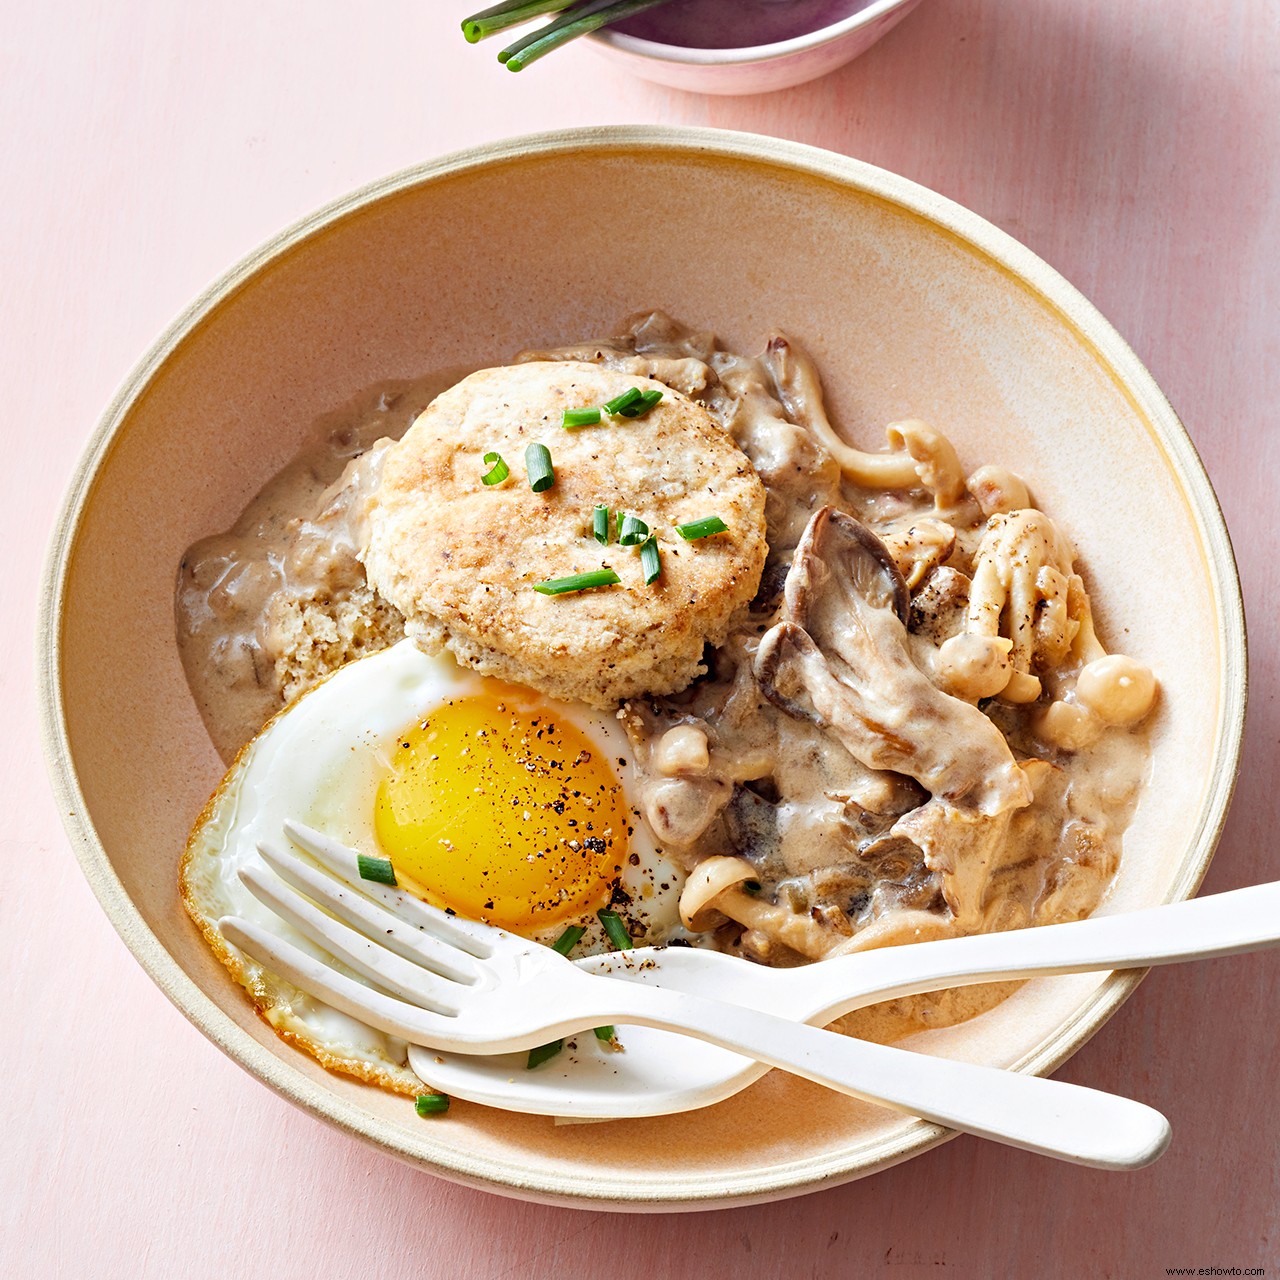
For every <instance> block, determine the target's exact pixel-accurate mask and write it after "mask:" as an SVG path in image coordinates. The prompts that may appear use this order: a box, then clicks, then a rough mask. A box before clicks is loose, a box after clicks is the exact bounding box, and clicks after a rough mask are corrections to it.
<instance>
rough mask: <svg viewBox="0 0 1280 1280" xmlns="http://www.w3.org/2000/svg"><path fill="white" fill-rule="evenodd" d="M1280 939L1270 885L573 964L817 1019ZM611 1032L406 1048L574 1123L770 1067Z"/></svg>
mask: <svg viewBox="0 0 1280 1280" xmlns="http://www.w3.org/2000/svg"><path fill="white" fill-rule="evenodd" d="M1277 942H1280V882H1274V883H1271V884H1261V885H1254V886H1252V887H1250V888H1247V889H1236V890H1233V891H1232V892H1230V893H1220V894H1215V895H1212V896H1210V897H1204V898H1194V899H1192V900H1191V901H1189V902H1179V903H1175V904H1173V905H1170V906H1163V907H1151V908H1148V909H1146V910H1143V911H1135V912H1129V913H1127V914H1124V915H1114V916H1099V917H1095V918H1094V919H1090V920H1082V921H1079V922H1076V923H1071V924H1057V925H1047V926H1044V927H1042V928H1037V929H1023V930H1019V931H1017V932H1012V933H998V934H984V935H981V936H975V937H968V938H951V939H944V940H942V941H938V942H921V943H915V944H912V945H910V946H903V947H891V948H886V949H883V950H880V951H864V952H858V953H855V954H853V955H847V956H840V957H836V958H834V959H831V960H825V961H822V962H820V963H817V964H811V965H805V966H804V967H802V968H798V969H768V968H765V967H763V966H760V965H754V964H750V963H748V962H747V961H744V960H738V959H735V958H733V957H730V956H726V955H722V954H721V953H719V952H714V951H706V950H701V949H695V948H689V947H668V948H643V949H638V950H635V951H631V952H624V953H616V952H615V953H613V954H611V955H606V956H592V957H590V958H588V959H584V960H580V961H578V964H579V966H580V967H581V968H583V969H586V970H588V971H589V972H591V973H602V974H608V975H610V976H612V977H616V978H619V979H623V980H626V981H630V982H640V983H645V984H647V985H650V986H658V987H667V988H670V989H673V990H677V991H684V992H688V993H690V994H694V995H706V996H712V997H714V998H715V999H718V1000H728V1001H732V1002H734V1003H736V1004H742V1005H747V1006H749V1007H751V1008H755V1009H759V1010H762V1011H764V1012H768V1013H774V1014H778V1015H780V1016H782V1017H786V1018H790V1019H792V1020H794V1021H797V1022H810V1023H814V1024H826V1023H828V1022H831V1021H832V1020H833V1019H835V1018H837V1017H839V1016H840V1015H841V1014H845V1013H849V1012H851V1011H852V1010H854V1009H860V1008H863V1007H864V1006H866V1005H869V1004H875V1003H877V1002H878V1001H881V1000H889V999H893V998H895V997H897V996H906V995H914V994H917V993H920V992H924V991H937V990H940V989H942V988H945V987H957V986H968V985H972V984H974V983H980V982H997V981H1001V980H1003V979H1007V978H1038V977H1049V976H1052V975H1054V974H1065V973H1089V972H1098V971H1108V970H1112V969H1140V968H1146V967H1148V966H1150V965H1159V964H1173V963H1177V962H1179V961H1183V960H1202V959H1208V958H1210V957H1213V956H1225V955H1234V954H1237V953H1240V952H1246V951H1256V950H1261V949H1262V948H1264V947H1270V946H1274V945H1276V943H1277ZM620 1034H621V1040H622V1044H623V1045H624V1046H625V1051H624V1052H621V1053H618V1052H610V1051H609V1049H608V1048H607V1047H606V1046H604V1045H601V1044H598V1043H596V1042H595V1038H594V1037H593V1036H592V1035H591V1034H590V1033H589V1032H588V1033H587V1034H586V1035H579V1036H576V1037H575V1038H574V1047H573V1048H566V1050H565V1051H563V1052H561V1053H560V1054H558V1055H557V1056H556V1057H554V1058H552V1059H551V1060H550V1061H549V1062H546V1063H544V1064H543V1065H541V1066H539V1067H537V1068H535V1069H534V1070H532V1071H531V1070H528V1069H527V1068H526V1060H527V1059H526V1055H524V1054H518V1055H517V1054H503V1055H501V1056H499V1057H492V1056H490V1057H478V1056H473V1055H469V1054H463V1053H446V1052H439V1051H436V1050H433V1049H421V1048H416V1047H415V1048H411V1049H410V1051H409V1061H410V1065H411V1066H412V1067H413V1069H414V1071H415V1072H417V1074H418V1075H419V1076H421V1077H422V1079H423V1080H424V1081H426V1082H427V1083H428V1084H430V1085H432V1086H433V1087H434V1088H437V1089H442V1090H444V1091H445V1092H446V1093H450V1094H453V1095H454V1096H456V1097H459V1098H465V1099H468V1100H470V1101H473V1102H482V1103H484V1104H486V1105H487V1106H491V1107H500V1108H504V1109H506V1110H511V1111H524V1112H530V1113H533V1114H536V1115H552V1116H562V1117H573V1118H578V1119H588V1118H611V1117H621V1116H656V1115H666V1114H669V1113H671V1112H677V1111H688V1110H691V1109H693V1108H695V1107H702V1106H707V1105H708V1104H709V1103H712V1102H717V1101H720V1100H721V1099H723V1098H727V1097H729V1096H730V1095H732V1094H734V1093H737V1092H738V1091H739V1090H741V1089H745V1088H746V1087H747V1085H749V1084H751V1083H752V1082H753V1081H754V1080H757V1079H759V1078H760V1076H762V1075H763V1074H764V1073H765V1072H766V1071H767V1070H768V1069H769V1068H768V1067H765V1066H762V1065H761V1064H760V1063H758V1062H754V1061H751V1060H749V1059H747V1058H744V1057H741V1056H740V1055H738V1054H736V1053H731V1052H729V1051H727V1050H725V1049H719V1048H717V1047H715V1046H714V1045H710V1044H705V1043H700V1042H699V1041H696V1040H691V1039H687V1038H684V1037H682V1036H677V1035H673V1034H671V1033H670V1032H664V1031H655V1030H652V1029H650V1028H648V1027H639V1026H633V1027H627V1028H625V1030H623V1031H622V1032H621V1033H620Z"/></svg>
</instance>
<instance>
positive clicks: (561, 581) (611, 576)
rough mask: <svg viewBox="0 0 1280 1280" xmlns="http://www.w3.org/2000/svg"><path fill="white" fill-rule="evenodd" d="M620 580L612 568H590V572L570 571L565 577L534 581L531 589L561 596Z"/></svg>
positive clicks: (610, 585) (613, 583)
mask: <svg viewBox="0 0 1280 1280" xmlns="http://www.w3.org/2000/svg"><path fill="white" fill-rule="evenodd" d="M621 581H622V579H621V578H619V577H618V575H617V574H616V573H614V571H613V570H612V569H592V570H591V572H590V573H571V574H570V575H569V576H568V577H567V578H548V579H547V581H546V582H535V583H534V584H533V589H534V590H535V591H538V592H541V594H542V595H544V596H563V595H568V594H569V592H571V591H592V590H594V589H595V588H596V587H613V586H616V585H617V584H618V583H619V582H621Z"/></svg>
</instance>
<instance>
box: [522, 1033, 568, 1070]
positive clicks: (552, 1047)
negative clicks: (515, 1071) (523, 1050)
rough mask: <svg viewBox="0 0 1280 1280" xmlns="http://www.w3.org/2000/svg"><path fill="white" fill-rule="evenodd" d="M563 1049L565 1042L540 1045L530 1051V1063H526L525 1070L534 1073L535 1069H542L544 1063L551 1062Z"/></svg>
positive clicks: (557, 1041) (556, 1041)
mask: <svg viewBox="0 0 1280 1280" xmlns="http://www.w3.org/2000/svg"><path fill="white" fill-rule="evenodd" d="M563 1048H564V1041H563V1040H553V1041H552V1042H551V1043H550V1044H540V1045H538V1046H537V1047H536V1048H534V1049H530V1050H529V1061H528V1062H527V1063H525V1070H526V1071H532V1070H533V1069H534V1067H540V1066H542V1064H543V1063H544V1062H549V1061H550V1060H551V1059H552V1058H554V1057H555V1056H556V1054H557V1053H559V1052H560V1050H561V1049H563Z"/></svg>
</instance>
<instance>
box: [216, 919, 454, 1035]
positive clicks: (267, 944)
mask: <svg viewBox="0 0 1280 1280" xmlns="http://www.w3.org/2000/svg"><path fill="white" fill-rule="evenodd" d="M218 928H219V929H220V930H221V931H222V936H223V937H224V938H226V940H227V941H228V942H229V943H231V945H232V946H233V947H238V948H239V949H240V950H241V951H243V952H244V953H245V955H247V956H251V957H252V958H253V959H254V960H256V961H257V962H258V963H259V964H261V965H264V966H265V967H266V968H268V969H270V970H271V972H272V973H274V974H276V975H278V976H279V977H281V978H285V979H287V980H288V981H289V982H292V983H293V984H294V986H296V987H298V988H299V989H300V990H302V991H305V992H307V993H308V994H309V995H313V996H315V997H316V998H317V999H319V1000H323V1001H324V1002H325V1003H326V1004H328V1005H332V1006H333V1008H335V1009H337V1010H339V1011H340V1012H342V1013H345V1014H349V1015H350V1016H351V1017H353V1018H357V1019H359V1020H360V1021H361V1022H364V1023H366V1024H368V1025H369V1026H371V1027H374V1028H375V1029H376V1030H378V1031H385V1032H386V1033H387V1034H388V1035H393V1036H399V1037H400V1039H402V1040H407V1041H408V1042H409V1043H410V1044H421V1045H430V1044H431V1043H432V1042H433V1040H435V1041H440V1040H441V1038H443V1040H444V1041H446V1042H447V1041H448V1040H449V1039H450V1031H449V1027H450V1024H451V1023H452V1022H453V1018H452V1017H447V1016H445V1015H442V1014H439V1013H432V1012H430V1011H429V1010H426V1009H419V1008H416V1007H415V1006H413V1005H410V1004H405V1002H404V1001H403V1000H397V999H395V998H394V997H393V996H388V995H383V993H382V992H381V991H373V990H371V989H370V988H369V987H366V986H363V985H362V984H361V983H359V982H357V981H356V980H355V979H354V978H348V977H347V976H346V975H345V974H341V973H339V972H338V971H337V970H336V969H331V968H330V967H329V966H328V965H327V964H325V963H323V961H320V960H317V959H315V957H314V956H309V955H307V953H306V952H305V951H302V950H300V949H299V948H298V947H295V946H294V945H293V944H292V943H291V942H286V941H285V940H284V939H283V938H278V937H276V935H275V934H274V933H272V932H271V931H270V930H268V929H264V928H263V927H262V926H261V925H258V924H254V923H253V922H252V921H251V920H243V919H241V918H239V917H238V916H223V917H222V919H221V920H219V921H218Z"/></svg>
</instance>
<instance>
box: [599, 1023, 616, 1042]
mask: <svg viewBox="0 0 1280 1280" xmlns="http://www.w3.org/2000/svg"><path fill="white" fill-rule="evenodd" d="M596 1039H597V1040H603V1041H604V1042H605V1043H606V1044H608V1042H609V1041H610V1040H612V1039H613V1028H612V1027H597V1028H596Z"/></svg>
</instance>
